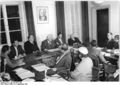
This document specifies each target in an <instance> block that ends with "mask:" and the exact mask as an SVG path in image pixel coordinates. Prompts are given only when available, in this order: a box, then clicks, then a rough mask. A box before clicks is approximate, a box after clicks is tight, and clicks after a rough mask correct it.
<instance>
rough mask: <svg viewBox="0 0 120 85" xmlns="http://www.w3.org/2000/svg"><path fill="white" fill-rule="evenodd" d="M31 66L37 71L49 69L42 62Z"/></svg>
mask: <svg viewBox="0 0 120 85" xmlns="http://www.w3.org/2000/svg"><path fill="white" fill-rule="evenodd" d="M32 67H33V68H34V69H35V70H37V71H39V72H41V71H45V70H48V69H50V68H49V67H47V66H46V65H44V64H37V65H32Z"/></svg>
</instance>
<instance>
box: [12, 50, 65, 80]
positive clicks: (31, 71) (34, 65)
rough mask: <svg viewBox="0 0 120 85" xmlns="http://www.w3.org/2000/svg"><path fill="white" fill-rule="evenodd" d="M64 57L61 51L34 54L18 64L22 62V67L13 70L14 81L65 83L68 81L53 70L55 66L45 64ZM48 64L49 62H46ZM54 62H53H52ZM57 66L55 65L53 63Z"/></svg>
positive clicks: (22, 59)
mask: <svg viewBox="0 0 120 85" xmlns="http://www.w3.org/2000/svg"><path fill="white" fill-rule="evenodd" d="M60 55H62V53H61V52H60V51H56V52H49V53H33V54H30V55H27V56H25V57H23V58H21V59H19V60H16V62H18V61H21V63H22V64H21V65H20V66H18V67H16V68H14V69H13V70H12V74H13V75H14V76H13V78H12V79H13V80H14V81H43V82H46V81H50V82H52V81H64V82H66V81H67V80H66V79H64V78H63V77H61V76H60V75H58V74H57V73H56V72H54V71H53V70H52V69H51V68H52V67H53V66H54V65H52V64H51V65H49V63H47V64H46V63H45V60H47V59H48V61H49V59H50V60H54V62H55V60H56V58H57V57H58V56H60ZM46 62H47V61H46ZM52 62H53V61H52ZM53 64H55V63H53Z"/></svg>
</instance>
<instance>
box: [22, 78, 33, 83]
mask: <svg viewBox="0 0 120 85" xmlns="http://www.w3.org/2000/svg"><path fill="white" fill-rule="evenodd" d="M22 82H35V79H32V78H26V79H24V80H23V81H22Z"/></svg>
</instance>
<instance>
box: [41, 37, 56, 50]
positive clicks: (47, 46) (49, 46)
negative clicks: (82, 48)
mask: <svg viewBox="0 0 120 85" xmlns="http://www.w3.org/2000/svg"><path fill="white" fill-rule="evenodd" d="M54 48H57V46H56V44H55V42H54V41H52V42H51V44H50V43H48V40H47V39H46V40H44V41H42V45H41V50H42V51H45V49H54Z"/></svg>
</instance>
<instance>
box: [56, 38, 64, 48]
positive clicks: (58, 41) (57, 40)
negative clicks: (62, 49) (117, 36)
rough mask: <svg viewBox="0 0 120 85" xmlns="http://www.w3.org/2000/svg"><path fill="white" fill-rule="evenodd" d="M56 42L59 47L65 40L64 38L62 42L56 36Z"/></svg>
mask: <svg viewBox="0 0 120 85" xmlns="http://www.w3.org/2000/svg"><path fill="white" fill-rule="evenodd" d="M55 43H56V45H57V47H59V46H60V45H62V44H63V43H64V42H63V40H62V43H61V42H60V40H59V38H56V39H55Z"/></svg>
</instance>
